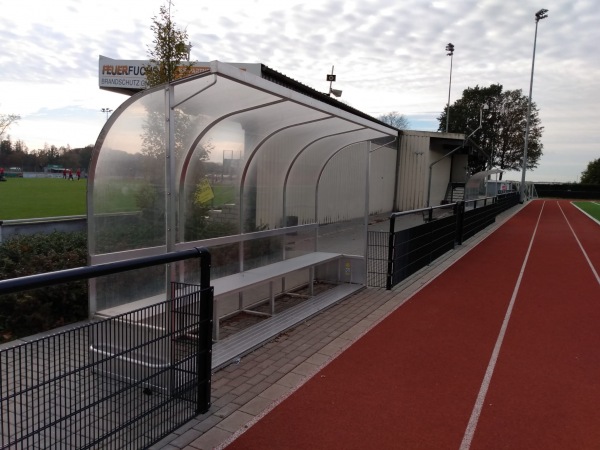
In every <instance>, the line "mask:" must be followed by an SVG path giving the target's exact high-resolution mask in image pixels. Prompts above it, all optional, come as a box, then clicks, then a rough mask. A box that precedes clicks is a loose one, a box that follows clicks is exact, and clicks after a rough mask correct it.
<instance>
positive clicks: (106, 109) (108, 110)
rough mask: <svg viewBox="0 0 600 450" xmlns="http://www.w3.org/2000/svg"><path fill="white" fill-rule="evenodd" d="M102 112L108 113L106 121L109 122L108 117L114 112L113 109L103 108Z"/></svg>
mask: <svg viewBox="0 0 600 450" xmlns="http://www.w3.org/2000/svg"><path fill="white" fill-rule="evenodd" d="M100 111H102V112H103V113H106V121H108V115H109V114H110V113H111V112H113V110H112V109H110V108H102V109H101V110H100Z"/></svg>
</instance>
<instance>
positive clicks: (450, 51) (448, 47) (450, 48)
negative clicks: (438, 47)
mask: <svg viewBox="0 0 600 450" xmlns="http://www.w3.org/2000/svg"><path fill="white" fill-rule="evenodd" d="M446 51H447V52H448V53H447V56H449V57H450V82H449V83H448V104H447V108H446V133H447V132H448V122H449V121H450V89H452V60H453V58H454V45H453V44H452V43H451V42H450V43H448V45H446Z"/></svg>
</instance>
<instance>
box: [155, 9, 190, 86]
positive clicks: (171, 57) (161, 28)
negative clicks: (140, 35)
mask: <svg viewBox="0 0 600 450" xmlns="http://www.w3.org/2000/svg"><path fill="white" fill-rule="evenodd" d="M150 29H151V30H152V32H153V33H154V40H153V41H152V43H153V45H154V46H153V47H150V46H149V47H148V55H149V56H150V64H148V65H147V66H146V81H147V86H148V87H152V86H156V85H159V84H162V83H169V82H171V81H173V80H175V79H177V78H182V77H185V76H188V75H191V74H192V66H193V64H192V63H190V62H189V61H188V62H187V63H185V64H182V62H183V61H184V60H186V61H187V60H188V59H189V53H188V51H189V50H188V49H189V44H186V41H187V40H188V34H187V31H186V30H180V29H179V28H178V27H177V25H176V24H175V22H173V19H172V17H171V3H170V2H169V8H168V9H167V8H166V7H165V6H164V5H163V6H161V7H160V13H159V15H158V17H156V16H155V17H153V18H152V26H151V27H150Z"/></svg>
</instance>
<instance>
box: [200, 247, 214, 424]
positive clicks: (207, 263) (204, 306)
mask: <svg viewBox="0 0 600 450" xmlns="http://www.w3.org/2000/svg"><path fill="white" fill-rule="evenodd" d="M197 250H198V252H199V253H200V323H199V324H198V325H199V330H198V346H197V348H196V376H197V387H196V390H197V392H196V413H197V414H203V413H205V412H206V411H208V410H209V408H210V392H211V373H212V327H213V323H212V320H213V294H214V292H213V288H212V287H211V286H210V267H211V257H210V253H209V252H208V250H206V249H204V248H202V249H197Z"/></svg>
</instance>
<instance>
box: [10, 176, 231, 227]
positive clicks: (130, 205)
mask: <svg viewBox="0 0 600 450" xmlns="http://www.w3.org/2000/svg"><path fill="white" fill-rule="evenodd" d="M143 184H144V182H142V181H140V182H139V186H142V185H143ZM139 186H138V185H136V184H135V183H134V184H132V183H128V184H127V187H128V189H124V188H123V187H122V186H121V185H120V184H119V183H114V184H111V185H109V186H106V187H105V188H104V189H103V190H102V191H101V192H100V193H99V194H98V201H99V204H100V205H103V206H102V212H105V213H106V212H118V211H136V210H138V209H139V207H138V206H137V205H136V200H135V197H134V195H133V191H135V189H136V188H139ZM86 187H87V179H83V178H82V179H81V180H80V181H77V180H75V181H68V180H63V179H62V178H9V179H8V180H7V181H5V182H0V220H14V219H33V218H42V217H60V216H77V215H84V214H86V212H87V211H86ZM132 188H133V191H132ZM212 188H213V193H214V195H215V198H214V199H212V201H211V203H210V204H211V205H212V206H213V207H220V206H221V205H224V204H227V203H235V197H236V192H235V187H234V186H231V185H215V186H213V187H212ZM105 209H106V210H105Z"/></svg>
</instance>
